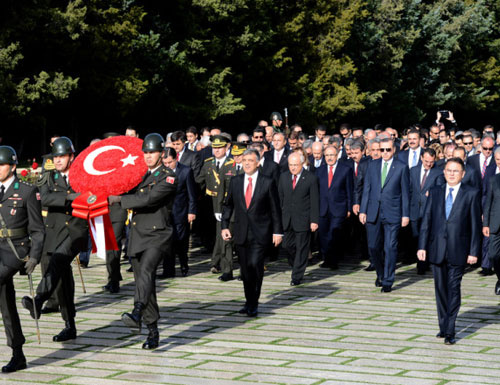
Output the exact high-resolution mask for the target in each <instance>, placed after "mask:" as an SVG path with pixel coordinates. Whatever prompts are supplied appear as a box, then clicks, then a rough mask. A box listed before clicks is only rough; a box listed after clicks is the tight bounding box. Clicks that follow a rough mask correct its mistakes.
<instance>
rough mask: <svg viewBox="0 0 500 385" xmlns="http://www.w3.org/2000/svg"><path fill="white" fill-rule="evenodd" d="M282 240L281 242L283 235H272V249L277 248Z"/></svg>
mask: <svg viewBox="0 0 500 385" xmlns="http://www.w3.org/2000/svg"><path fill="white" fill-rule="evenodd" d="M282 240H283V235H276V234H273V245H274V247H278V245H279V244H280V243H281V241H282Z"/></svg>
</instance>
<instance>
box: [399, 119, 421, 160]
mask: <svg viewBox="0 0 500 385" xmlns="http://www.w3.org/2000/svg"><path fill="white" fill-rule="evenodd" d="M408 147H409V149H408V150H404V151H401V152H400V153H399V154H398V160H399V161H401V162H403V163H404V164H406V165H407V166H408V168H413V167H415V166H420V165H421V160H420V157H421V155H422V148H421V147H420V131H419V130H416V129H414V128H413V129H411V130H410V131H409V132H408Z"/></svg>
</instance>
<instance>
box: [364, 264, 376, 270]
mask: <svg viewBox="0 0 500 385" xmlns="http://www.w3.org/2000/svg"><path fill="white" fill-rule="evenodd" d="M365 271H375V266H374V265H373V264H371V263H370V264H369V265H368V266H367V267H365Z"/></svg>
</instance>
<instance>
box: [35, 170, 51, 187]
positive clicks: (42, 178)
mask: <svg viewBox="0 0 500 385" xmlns="http://www.w3.org/2000/svg"><path fill="white" fill-rule="evenodd" d="M51 174H52V172H44V173H43V174H42V175H40V178H38V180H37V181H36V185H37V186H38V187H40V186H43V185H44V184H45V183H47V182H48V181H49V178H50V175H51Z"/></svg>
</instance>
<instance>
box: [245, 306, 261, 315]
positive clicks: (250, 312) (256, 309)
mask: <svg viewBox="0 0 500 385" xmlns="http://www.w3.org/2000/svg"><path fill="white" fill-rule="evenodd" d="M258 314H259V310H258V308H256V307H254V308H252V309H250V308H249V309H248V311H247V315H248V316H249V317H257V315H258Z"/></svg>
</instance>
